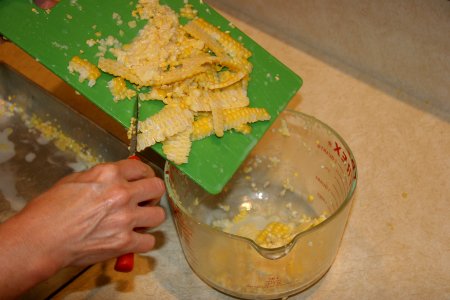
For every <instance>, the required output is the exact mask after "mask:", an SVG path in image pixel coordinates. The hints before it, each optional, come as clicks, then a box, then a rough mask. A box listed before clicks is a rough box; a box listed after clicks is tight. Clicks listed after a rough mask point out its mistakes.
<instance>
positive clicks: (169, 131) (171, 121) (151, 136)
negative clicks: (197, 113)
mask: <svg viewBox="0 0 450 300" xmlns="http://www.w3.org/2000/svg"><path fill="white" fill-rule="evenodd" d="M193 121H194V116H193V114H192V112H191V111H190V110H188V109H184V108H181V107H180V106H178V105H166V106H164V107H163V109H162V110H161V111H159V112H158V113H156V114H155V115H153V116H151V117H150V118H148V119H146V120H145V121H140V122H139V131H140V132H139V133H138V144H137V151H141V150H144V149H145V148H147V147H150V146H152V145H154V144H155V143H156V142H161V141H163V140H165V139H166V138H168V137H170V136H173V135H175V134H177V133H179V132H182V131H183V130H186V129H187V128H188V127H191V126H192V122H193Z"/></svg>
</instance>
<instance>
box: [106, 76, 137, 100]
mask: <svg viewBox="0 0 450 300" xmlns="http://www.w3.org/2000/svg"><path fill="white" fill-rule="evenodd" d="M108 87H109V90H110V91H111V94H112V95H113V97H114V98H113V99H114V101H116V102H117V101H119V100H123V99H125V98H127V99H131V98H133V97H134V96H136V91H134V90H131V89H128V88H127V84H126V83H125V80H124V79H123V78H122V77H115V78H113V79H111V80H110V81H109V82H108Z"/></svg>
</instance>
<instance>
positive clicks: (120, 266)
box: [114, 155, 141, 272]
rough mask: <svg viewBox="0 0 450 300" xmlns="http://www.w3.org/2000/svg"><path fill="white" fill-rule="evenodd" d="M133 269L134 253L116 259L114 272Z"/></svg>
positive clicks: (133, 156)
mask: <svg viewBox="0 0 450 300" xmlns="http://www.w3.org/2000/svg"><path fill="white" fill-rule="evenodd" d="M128 159H134V160H141V159H140V158H139V157H138V156H137V155H131V156H129V157H128ZM133 267H134V253H127V254H124V255H121V256H119V257H118V258H117V259H116V264H115V265H114V270H116V271H118V272H131V271H132V270H133Z"/></svg>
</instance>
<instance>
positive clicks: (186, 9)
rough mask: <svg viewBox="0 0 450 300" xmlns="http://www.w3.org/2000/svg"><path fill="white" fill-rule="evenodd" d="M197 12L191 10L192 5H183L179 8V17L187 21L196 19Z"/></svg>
mask: <svg viewBox="0 0 450 300" xmlns="http://www.w3.org/2000/svg"><path fill="white" fill-rule="evenodd" d="M197 13H198V11H197V10H196V9H194V8H193V6H192V4H189V3H185V4H184V6H183V7H182V8H180V16H182V17H185V18H187V19H194V18H195V17H197Z"/></svg>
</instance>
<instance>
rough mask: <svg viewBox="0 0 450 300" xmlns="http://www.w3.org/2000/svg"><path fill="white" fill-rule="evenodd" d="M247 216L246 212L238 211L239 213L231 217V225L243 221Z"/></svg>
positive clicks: (243, 210)
mask: <svg viewBox="0 0 450 300" xmlns="http://www.w3.org/2000/svg"><path fill="white" fill-rule="evenodd" d="M247 215H248V210H246V209H241V210H240V211H239V213H238V214H237V215H235V216H234V217H233V223H238V222H240V221H242V220H244V219H245V217H247Z"/></svg>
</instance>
